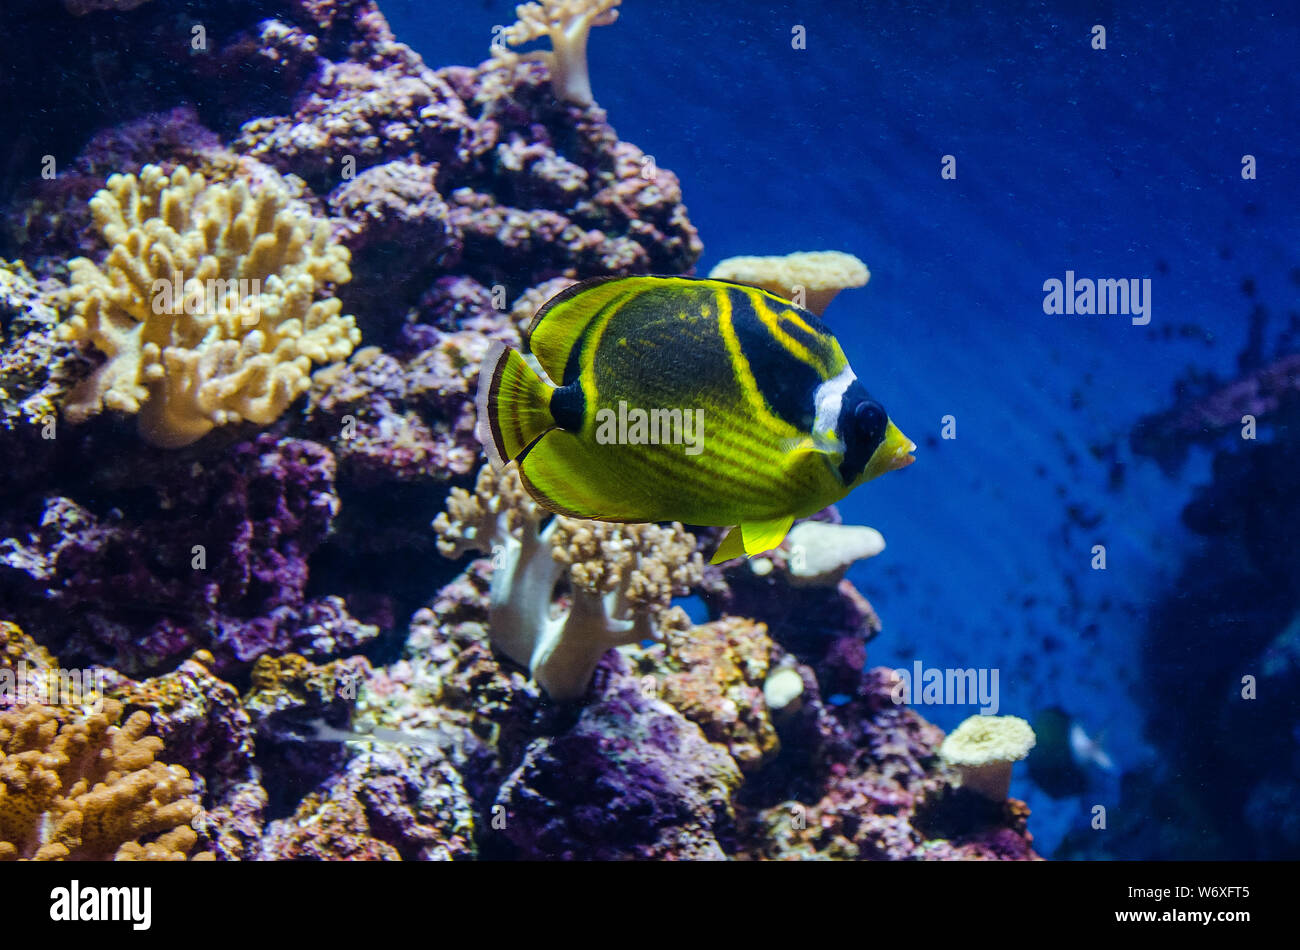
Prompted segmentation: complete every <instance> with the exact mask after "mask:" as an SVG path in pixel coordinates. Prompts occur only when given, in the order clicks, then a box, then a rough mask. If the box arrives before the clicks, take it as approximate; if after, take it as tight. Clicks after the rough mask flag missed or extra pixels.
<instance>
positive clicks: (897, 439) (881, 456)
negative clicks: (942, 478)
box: [862, 420, 916, 482]
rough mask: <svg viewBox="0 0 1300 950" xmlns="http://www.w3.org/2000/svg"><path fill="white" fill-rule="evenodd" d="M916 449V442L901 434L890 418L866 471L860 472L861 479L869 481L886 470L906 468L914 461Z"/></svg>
mask: <svg viewBox="0 0 1300 950" xmlns="http://www.w3.org/2000/svg"><path fill="white" fill-rule="evenodd" d="M914 451H916V443H915V442H913V441H912V440H911V439H909V438H908V437H907V436H905V435H903V433H902V432H900V431H899V429H898V426H896V425H894V423H893V421H892V420H891V421H890V422H889V423H888V425H886V426H885V437H884V438H883V439H881V440H880V444H879V445H878V446H876V451H875V452H873V453H872V455H871V461H870V462H868V463H867V468H866V471H865V472H863V474H862V481H868V482H869V481H871V479H873V478H879V477H880V476H881V475H884V474H885V473H886V472H895V471H898V469H900V468H907V466H909V465H911V464H912V463H913V462H915V461H916V456H914V455H913V454H912V453H913V452H914Z"/></svg>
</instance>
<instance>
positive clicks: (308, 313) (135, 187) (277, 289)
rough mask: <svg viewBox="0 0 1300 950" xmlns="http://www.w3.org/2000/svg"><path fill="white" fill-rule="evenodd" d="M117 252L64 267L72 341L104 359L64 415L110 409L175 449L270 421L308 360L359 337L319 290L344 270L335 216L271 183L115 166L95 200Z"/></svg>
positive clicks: (306, 374)
mask: <svg viewBox="0 0 1300 950" xmlns="http://www.w3.org/2000/svg"><path fill="white" fill-rule="evenodd" d="M90 207H91V211H92V212H93V214H94V218H95V224H96V226H97V227H98V229H99V232H100V234H101V235H102V236H103V237H104V239H105V240H106V241H107V242H108V244H109V246H110V247H111V250H110V251H109V254H108V257H107V258H106V260H105V261H104V263H103V264H102V265H96V264H95V263H94V262H92V261H89V260H87V259H85V258H77V259H75V260H73V261H71V262H70V263H69V269H70V271H71V273H72V286H71V289H70V291H69V293H70V297H71V300H72V303H73V316H72V317H71V318H70V319H69V320H68V321H66V322H65V323H63V324H62V325H61V326H60V329H59V332H60V336H62V338H63V339H66V340H84V341H86V342H87V343H89V344H90V345H91V346H92V347H94V348H95V349H96V350H98V351H99V352H101V353H103V354H104V355H105V356H106V357H107V359H106V361H105V362H104V364H103V365H102V366H100V367H99V368H97V369H96V370H95V371H94V372H93V373H92V374H91V375H90V377H89V378H88V379H86V380H85V381H84V382H82V383H81V384H80V385H79V386H77V387H76V388H75V389H74V390H73V391H72V392H71V393H70V394H69V395H68V398H67V400H66V402H65V404H64V412H65V414H66V415H67V417H68V419H69V420H70V421H71V422H74V423H77V422H82V421H84V420H85V419H87V418H89V417H90V416H93V415H95V414H96V413H98V412H100V411H101V410H102V409H104V408H107V409H111V410H115V411H118V412H127V413H136V414H138V421H139V428H140V434H141V435H142V436H143V437H144V438H145V439H146V440H147V441H149V442H151V443H153V444H154V445H158V446H162V447H167V448H175V447H180V446H184V445H189V444H191V443H193V442H195V441H197V440H199V439H201V438H202V437H203V436H204V435H206V434H207V433H208V432H210V431H212V429H213V428H214V427H216V426H221V425H228V424H232V423H236V422H240V421H244V420H247V421H249V422H252V423H255V424H257V425H269V424H270V423H271V422H273V421H275V419H276V418H278V417H279V416H280V414H281V413H282V412H284V410H285V409H286V408H287V407H288V406H289V404H290V403H291V402H293V401H294V399H296V398H297V397H298V396H299V395H301V394H302V393H303V392H305V391H306V390H307V388H308V387H309V386H310V383H311V379H310V376H311V369H312V364H314V363H316V364H331V363H337V362H340V361H342V360H345V359H347V357H348V355H349V354H350V353H351V352H352V350H353V348H354V347H355V346H356V345H357V344H358V343H359V342H360V340H361V334H360V332H359V331H358V330H357V327H356V323H355V321H354V320H353V318H352V317H351V316H343V315H341V314H340V311H341V309H342V305H341V304H340V302H339V301H338V300H337V299H336V298H333V297H328V298H325V299H317V298H318V297H319V296H320V295H321V294H322V292H323V290H324V288H325V287H326V286H327V285H338V284H342V283H345V282H347V281H348V280H350V279H351V277H352V274H351V271H350V270H349V269H348V260H349V254H348V250H347V248H345V247H343V246H341V245H339V244H335V243H333V242H332V240H331V237H330V230H329V223H328V222H327V221H326V220H324V219H322V218H315V217H312V216H311V215H310V214H308V213H307V212H306V211H303V210H297V209H295V208H294V207H293V206H292V204H291V202H290V198H289V194H288V191H287V189H285V188H284V187H283V186H282V185H280V184H279V183H277V182H275V181H274V180H271V181H268V182H267V183H265V184H262V185H259V187H258V188H257V191H256V193H253V192H252V191H250V190H249V187H248V185H247V184H246V183H244V182H243V181H236V182H234V183H231V184H225V183H217V184H207V183H206V182H205V181H204V179H203V176H202V175H199V174H195V173H192V172H190V171H189V169H187V168H185V167H184V166H180V167H178V168H177V169H176V170H175V171H174V172H173V173H172V174H171V175H170V176H168V175H167V174H165V173H164V172H163V170H162V169H161V168H159V167H157V166H155V165H146V166H145V167H144V169H142V170H141V173H140V176H139V178H137V177H136V176H134V175H114V176H113V177H111V178H110V179H109V180H108V183H107V187H106V188H105V189H103V190H101V191H99V192H98V193H97V194H96V195H95V197H94V198H92V199H91V202H90Z"/></svg>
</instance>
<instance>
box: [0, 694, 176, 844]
mask: <svg viewBox="0 0 1300 950" xmlns="http://www.w3.org/2000/svg"><path fill="white" fill-rule="evenodd" d="M121 715H122V704H121V703H119V702H117V701H115V700H106V701H105V702H104V710H103V712H100V713H92V714H86V715H76V714H73V713H69V712H67V711H64V710H62V709H60V708H57V707H53V706H41V705H30V706H25V707H22V708H20V709H17V710H13V711H10V712H3V713H0V860H36V861H58V860H66V859H81V860H92V861H93V860H98V861H106V860H110V859H113V860H118V861H134V860H149V861H183V860H185V857H186V855H187V854H188V853H189V850H190V849H191V848H192V847H194V843H195V840H196V837H197V836H196V835H195V833H194V831H193V829H192V828H191V827H190V824H189V823H190V822H191V821H192V820H193V819H194V817H195V816H196V815H198V813H199V806H198V805H197V804H196V803H195V802H194V801H192V800H191V799H190V797H189V796H190V794H191V792H192V791H193V783H192V782H191V781H190V777H189V773H188V772H186V771H185V769H183V768H181V767H180V766H175V765H164V764H162V763H161V762H156V761H154V756H155V755H156V754H157V753H158V751H159V750H160V749H161V748H162V745H163V743H162V740H161V739H159V738H157V737H156V736H146V735H145V731H146V730H147V729H148V728H149V724H150V720H149V714H148V713H145V712H136V713H134V714H133V715H131V716H130V718H128V719H127V720H126V722H125V723H122V724H121V725H119V724H118V723H119V721H120V719H121Z"/></svg>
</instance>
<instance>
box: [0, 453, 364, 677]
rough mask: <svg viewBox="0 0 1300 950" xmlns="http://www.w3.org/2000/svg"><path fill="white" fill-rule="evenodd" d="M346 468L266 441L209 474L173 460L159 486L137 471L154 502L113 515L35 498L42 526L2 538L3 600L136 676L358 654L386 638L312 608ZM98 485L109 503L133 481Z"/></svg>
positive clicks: (339, 614)
mask: <svg viewBox="0 0 1300 950" xmlns="http://www.w3.org/2000/svg"><path fill="white" fill-rule="evenodd" d="M334 464H335V463H334V458H333V456H332V455H331V453H330V452H329V450H328V449H326V448H324V447H323V446H320V445H317V444H315V443H312V442H307V441H301V440H285V441H277V440H276V439H275V438H274V437H272V436H270V435H263V436H259V437H258V438H257V439H256V440H255V441H252V442H245V443H241V444H238V445H236V446H234V447H233V448H232V449H230V450H228V451H227V452H226V453H225V454H224V456H223V457H221V458H220V459H219V460H216V461H214V462H210V463H203V462H200V461H198V460H189V461H186V460H184V459H182V458H180V457H178V456H168V457H166V458H165V459H164V460H163V461H161V463H160V464H159V466H158V468H157V469H156V470H155V471H154V472H153V478H152V479H149V480H147V481H146V480H145V479H142V478H141V477H140V476H141V474H142V473H141V471H140V470H139V469H138V468H136V469H132V470H131V472H132V476H133V477H131V478H130V479H129V485H130V488H131V489H132V490H134V491H138V490H139V488H141V487H142V486H143V485H144V484H152V486H153V488H154V491H155V492H156V494H153V495H152V497H146V498H138V497H137V498H132V499H131V501H132V502H133V504H131V505H130V506H128V507H116V508H110V509H108V510H107V511H105V512H104V513H103V514H96V513H94V512H91V511H89V510H88V509H86V508H84V507H83V506H81V505H79V504H77V503H76V502H75V501H72V500H71V499H68V498H62V497H57V496H51V497H46V498H44V499H43V500H37V499H33V500H32V504H33V509H34V512H35V517H33V518H31V519H30V520H28V519H22V520H21V521H19V522H18V523H16V524H15V523H8V524H6V525H4V530H3V531H0V598H3V600H4V602H5V603H6V604H8V605H9V606H8V609H9V611H10V612H11V614H12V615H13V616H14V617H16V618H19V619H20V620H21V621H22V622H23V623H24V625H25V626H28V627H29V628H30V629H32V630H39V631H45V632H46V635H47V636H50V637H52V638H54V640H55V641H56V642H57V643H58V648H59V649H60V651H61V652H65V653H69V654H70V655H71V654H76V655H78V656H89V657H92V658H94V657H100V658H102V659H104V660H105V661H111V662H112V663H113V664H114V665H116V666H118V667H119V668H121V669H124V670H126V671H129V672H138V671H144V670H149V669H152V668H156V667H158V666H159V665H161V664H164V663H166V662H167V661H168V659H169V658H171V657H173V656H175V655H176V654H178V653H187V652H189V650H191V649H193V648H194V647H195V646H203V647H206V648H208V649H210V650H211V651H212V653H213V655H214V656H215V657H216V662H217V668H218V669H224V668H226V667H228V666H230V665H232V664H239V663H247V662H251V661H252V660H254V659H256V658H257V657H258V656H260V655H261V654H262V653H265V652H267V651H271V650H276V651H280V650H287V649H291V648H292V649H298V650H301V651H302V652H304V653H307V654H308V655H321V654H322V653H323V652H325V653H333V652H346V651H349V650H353V649H356V648H357V647H358V646H359V645H360V644H362V643H364V642H365V641H366V640H368V639H370V638H372V637H374V636H375V635H377V633H378V630H377V629H376V628H374V627H368V626H367V625H365V624H362V623H360V622H358V621H357V620H355V619H354V618H352V617H351V616H350V615H349V614H348V611H347V609H346V606H345V605H344V604H343V602H342V601H341V600H339V599H338V598H336V597H323V598H317V599H314V600H308V598H307V597H306V585H307V577H308V572H307V559H308V558H309V557H310V556H311V554H312V552H313V551H314V550H315V549H316V548H317V547H318V546H319V545H320V544H321V542H322V541H323V540H324V539H325V537H326V536H327V534H328V533H329V531H330V527H331V524H332V522H333V519H334V516H335V514H336V513H337V509H338V499H337V497H336V496H335V494H334V489H333V482H334ZM98 474H99V476H100V478H101V483H100V484H101V487H102V488H103V490H104V491H105V492H106V493H108V496H109V497H112V495H113V494H114V493H122V492H124V491H126V489H127V484H125V483H124V484H116V479H117V478H118V477H119V476H121V477H123V478H126V477H127V472H126V471H121V472H119V471H117V470H116V469H115V468H114V466H113V464H112V463H111V462H110V463H108V464H106V465H105V468H104V470H103V471H102V472H100V473H98ZM127 497H128V496H125V495H123V496H122V498H123V501H124V502H125V501H126V500H127ZM128 511H129V513H128ZM6 593H7V596H6ZM69 618H74V620H73V622H71V623H70V622H69Z"/></svg>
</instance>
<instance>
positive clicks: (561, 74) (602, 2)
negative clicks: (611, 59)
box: [492, 0, 622, 106]
mask: <svg viewBox="0 0 1300 950" xmlns="http://www.w3.org/2000/svg"><path fill="white" fill-rule="evenodd" d="M620 3H622V0H541V2H540V3H521V4H520V5H519V6H517V7H516V8H515V16H517V17H519V20H518V22H516V23H513V24H511V25H510V26H508V27H506V28H505V29H503V30H501V31H500V33H499V34H498V39H496V40H494V42H493V43H492V57H493V59H494V60H497V61H498V62H501V63H502V64H503V65H510V64H512V63H513V62H514V61H515V60H516V59H517V58H518V54H517V53H515V52H513V51H512V50H510V49H508V48H507V47H510V46H522V45H523V44H524V43H529V42H532V41H533V40H539V39H543V38H548V39H550V41H551V48H550V50H540V51H537V52H534V53H529V54H527V55H526V56H525V57H524V58H528V59H541V60H543V61H545V62H546V64H547V67H548V68H549V69H550V72H551V85H552V87H553V88H554V89H555V96H556V98H557V99H561V100H563V101H564V102H572V103H574V104H575V105H579V106H589V105H591V104H592V102H593V101H594V100H593V99H592V97H591V79H590V77H589V76H588V73H587V36H588V34H590V33H591V28H592V27H593V26H608V25H609V24H611V23H613V22H614V21H615V20H617V19H618V10H617V9H616V7H618V5H619V4H620Z"/></svg>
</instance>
